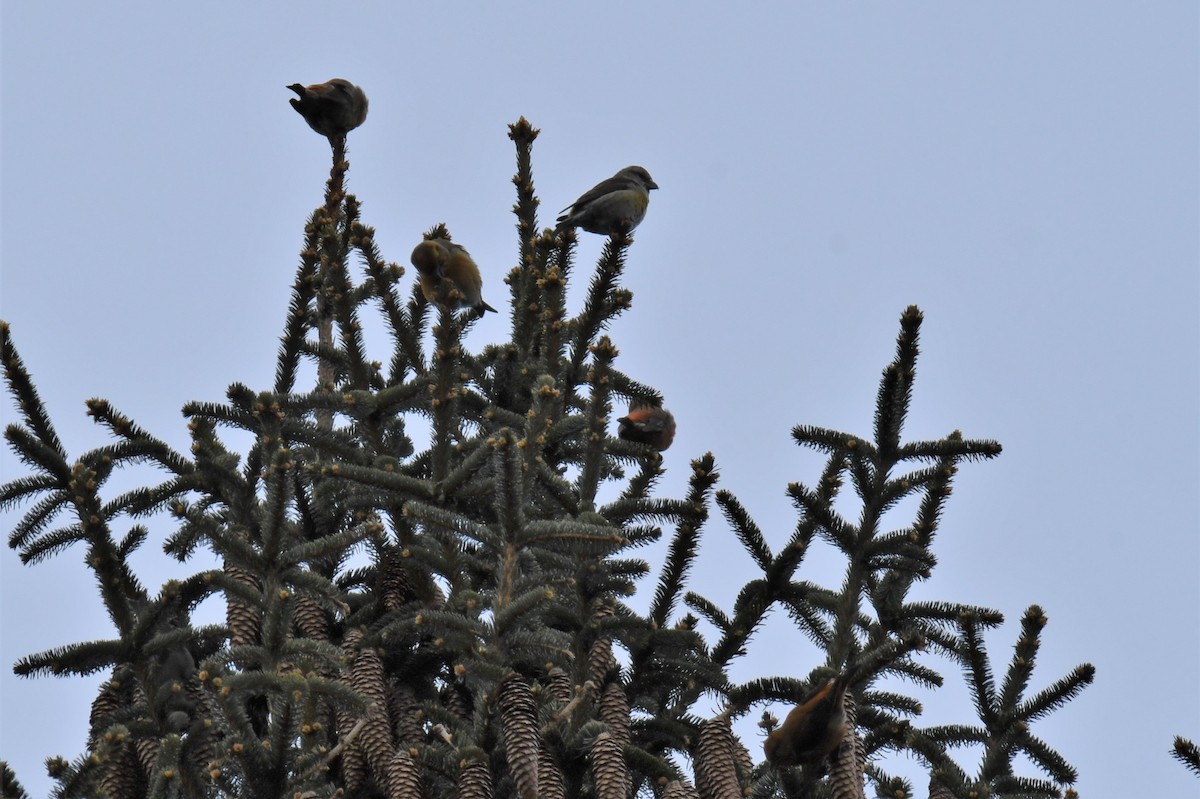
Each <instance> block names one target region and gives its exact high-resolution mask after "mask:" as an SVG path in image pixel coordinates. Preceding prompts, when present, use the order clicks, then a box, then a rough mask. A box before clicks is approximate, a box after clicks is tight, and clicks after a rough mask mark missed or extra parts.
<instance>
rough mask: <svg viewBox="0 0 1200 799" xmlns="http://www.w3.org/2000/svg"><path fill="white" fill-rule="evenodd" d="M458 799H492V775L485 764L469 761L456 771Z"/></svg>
mask: <svg viewBox="0 0 1200 799" xmlns="http://www.w3.org/2000/svg"><path fill="white" fill-rule="evenodd" d="M457 787H458V799H492V773H491V771H489V770H488V767H487V763H484V762H482V761H479V760H471V761H468V762H466V763H462V764H460V767H459V770H458V780H457Z"/></svg>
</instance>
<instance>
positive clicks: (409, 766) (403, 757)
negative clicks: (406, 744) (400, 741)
mask: <svg viewBox="0 0 1200 799" xmlns="http://www.w3.org/2000/svg"><path fill="white" fill-rule="evenodd" d="M387 783H388V799H421V769H420V767H419V766H418V765H417V762H416V761H415V760H413V759H412V756H411V755H410V754H409V753H408V750H407V749H404V748H400V749H397V750H396V751H395V753H393V755H392V762H391V763H389V764H388V774H387Z"/></svg>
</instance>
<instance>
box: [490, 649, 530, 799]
mask: <svg viewBox="0 0 1200 799" xmlns="http://www.w3.org/2000/svg"><path fill="white" fill-rule="evenodd" d="M497 702H498V703H499V705H500V725H501V727H502V728H503V730H504V752H505V755H506V756H507V758H508V767H509V770H510V771H511V772H512V776H513V780H514V781H515V782H516V783H517V792H518V794H519V795H520V797H521V799H538V748H539V747H538V719H537V702H536V701H535V700H534V698H533V692H532V691H530V690H529V683H528V682H527V681H526V680H525V678H523V677H522V676H521V675H519V674H517V673H515V672H513V673H511V674H509V675H508V676H506V677H505V678H504V679H503V680H502V681H501V682H500V693H499V696H498V698H497Z"/></svg>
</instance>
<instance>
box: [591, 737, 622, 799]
mask: <svg viewBox="0 0 1200 799" xmlns="http://www.w3.org/2000/svg"><path fill="white" fill-rule="evenodd" d="M588 759H589V760H590V761H591V763H592V782H593V783H595V786H596V799H625V797H626V796H627V795H628V793H629V769H628V767H627V766H626V765H625V753H624V752H623V751H621V747H620V744H618V743H617V742H616V740H615V739H614V738H613V736H612V735H611V734H610V733H607V732H602V733H600V734H599V735H597V736H596V738H595V740H593V741H592V748H591V751H590V752H588Z"/></svg>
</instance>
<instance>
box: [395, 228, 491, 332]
mask: <svg viewBox="0 0 1200 799" xmlns="http://www.w3.org/2000/svg"><path fill="white" fill-rule="evenodd" d="M411 260H412V264H413V266H415V267H416V268H417V275H418V277H419V278H420V280H421V293H422V294H424V295H425V299H426V300H428V301H429V302H431V303H445V304H447V305H449V306H450V307H451V308H454V309H457V308H474V309H475V310H476V311H478V312H479V313H480V314H482V313H483V312H484V311H492V312H495V310H496V309H495V308H493V307H492V306H490V305H488V304H487V303H486V302H484V301H483V277H482V276H481V275H480V274H479V265H478V264H476V263H475V259H474V258H472V257H471V253H469V252H467V251H466V249H464V248H463V247H462V246H461V245H458V244H455V243H454V242H452V241H450V240H449V239H425V240H424V241H422V242H421V243H420V244H418V245H417V246H416V247H415V248H413V251H412V258H411ZM451 290H457V292H458V295H459V296H458V297H457V298H451V297H450V291H451Z"/></svg>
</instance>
